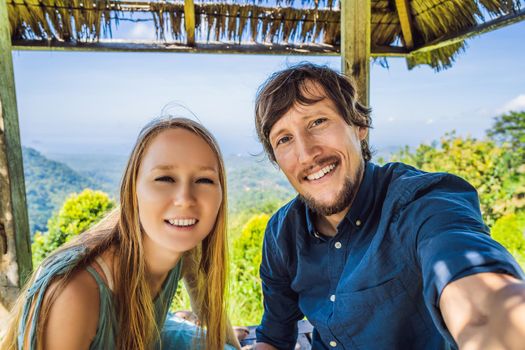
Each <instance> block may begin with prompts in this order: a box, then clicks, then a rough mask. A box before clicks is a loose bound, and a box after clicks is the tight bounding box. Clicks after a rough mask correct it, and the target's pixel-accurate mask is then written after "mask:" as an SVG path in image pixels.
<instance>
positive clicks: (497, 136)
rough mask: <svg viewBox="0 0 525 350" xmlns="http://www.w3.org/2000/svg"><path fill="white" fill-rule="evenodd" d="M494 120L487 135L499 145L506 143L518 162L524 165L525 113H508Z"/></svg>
mask: <svg viewBox="0 0 525 350" xmlns="http://www.w3.org/2000/svg"><path fill="white" fill-rule="evenodd" d="M494 119H495V122H494V124H493V125H492V127H491V128H490V129H489V130H487V135H488V136H489V137H491V138H492V139H494V140H496V141H498V142H500V143H508V144H509V145H510V146H511V147H512V150H513V151H514V152H515V153H516V155H518V161H519V162H520V163H521V164H523V163H525V111H521V112H509V113H507V114H502V115H500V116H497V117H496V118H494Z"/></svg>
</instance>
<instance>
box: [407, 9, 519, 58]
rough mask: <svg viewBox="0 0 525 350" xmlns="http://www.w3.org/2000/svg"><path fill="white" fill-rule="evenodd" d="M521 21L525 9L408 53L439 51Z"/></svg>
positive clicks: (437, 40)
mask: <svg viewBox="0 0 525 350" xmlns="http://www.w3.org/2000/svg"><path fill="white" fill-rule="evenodd" d="M523 20H525V8H524V9H521V10H520V11H517V12H514V13H511V14H509V15H505V16H501V17H499V18H496V19H494V20H492V21H489V22H485V23H482V24H480V25H478V26H476V27H473V28H468V29H465V30H463V31H461V32H458V33H454V34H453V35H448V36H444V37H441V38H437V39H436V40H433V41H431V42H429V43H427V44H425V45H423V46H421V47H419V48H415V49H414V50H413V51H412V52H410V53H411V54H412V53H419V52H428V51H432V50H435V49H439V48H441V47H445V46H448V45H452V44H455V43H458V42H460V41H463V40H465V39H468V38H471V37H473V36H476V35H480V34H484V33H487V32H491V31H493V30H496V29H500V28H503V27H506V26H508V25H511V24H513V23H517V22H520V21H523Z"/></svg>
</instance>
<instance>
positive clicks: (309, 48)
mask: <svg viewBox="0 0 525 350" xmlns="http://www.w3.org/2000/svg"><path fill="white" fill-rule="evenodd" d="M13 50H17V51H88V52H93V51H101V52H181V53H208V54H216V53H219V54H220V53H224V54H254V55H264V54H267V55H289V54H294V55H310V56H339V55H340V48H339V47H336V46H332V45H328V44H300V45H282V44H247V43H245V44H236V43H235V44H232V43H220V42H217V43H202V42H196V43H195V45H194V46H188V45H185V44H182V43H169V42H164V43H163V42H154V41H127V40H116V39H111V40H99V41H98V42H76V43H72V42H65V41H47V40H14V41H13ZM408 53H409V52H408V51H407V50H406V49H405V48H404V47H399V46H373V47H372V53H371V54H370V56H371V57H406V56H407V55H408Z"/></svg>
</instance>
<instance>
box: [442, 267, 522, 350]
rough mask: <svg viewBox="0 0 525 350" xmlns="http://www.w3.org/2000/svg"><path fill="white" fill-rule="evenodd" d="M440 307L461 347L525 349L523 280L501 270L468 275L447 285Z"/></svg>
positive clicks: (467, 349)
mask: <svg viewBox="0 0 525 350" xmlns="http://www.w3.org/2000/svg"><path fill="white" fill-rule="evenodd" d="M439 307H440V309H441V314H442V316H443V319H444V320H445V323H446V325H447V328H448V330H449V332H450V334H451V335H452V336H453V337H454V339H455V340H456V343H457V344H458V346H459V348H460V349H462V350H474V349H493V350H496V349H505V350H511V349H523V344H524V340H523V339H525V283H523V281H520V280H518V279H516V278H514V277H511V276H509V275H504V274H498V273H479V274H476V275H472V276H467V277H464V278H461V279H459V280H457V281H454V282H452V283H450V284H449V285H448V286H446V287H445V289H444V290H443V293H442V294H441V299H440V302H439Z"/></svg>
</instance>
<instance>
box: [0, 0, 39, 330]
mask: <svg viewBox="0 0 525 350" xmlns="http://www.w3.org/2000/svg"><path fill="white" fill-rule="evenodd" d="M31 270H32V267H31V245H30V238H29V223H28V217H27V207H26V196H25V185H24V170H23V166H22V148H21V145H20V131H19V127H18V112H17V107H16V94H15V80H14V71H13V61H12V55H11V35H10V29H9V20H8V17H7V6H6V2H5V0H0V326H5V323H6V322H5V321H6V317H7V316H8V311H9V310H10V308H11V306H12V304H13V302H14V301H15V299H16V297H17V296H18V293H19V291H20V287H22V286H23V285H24V283H25V280H26V278H27V277H28V276H29V274H30V273H31Z"/></svg>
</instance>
